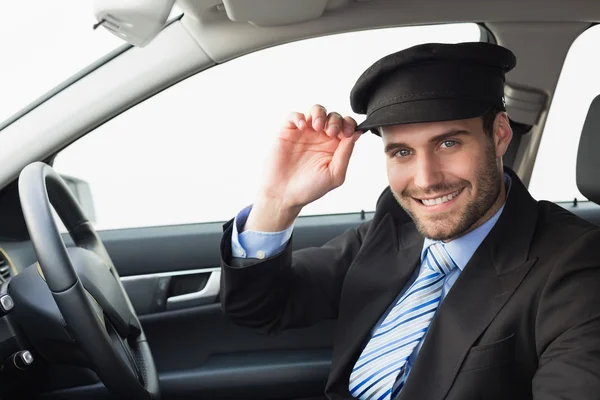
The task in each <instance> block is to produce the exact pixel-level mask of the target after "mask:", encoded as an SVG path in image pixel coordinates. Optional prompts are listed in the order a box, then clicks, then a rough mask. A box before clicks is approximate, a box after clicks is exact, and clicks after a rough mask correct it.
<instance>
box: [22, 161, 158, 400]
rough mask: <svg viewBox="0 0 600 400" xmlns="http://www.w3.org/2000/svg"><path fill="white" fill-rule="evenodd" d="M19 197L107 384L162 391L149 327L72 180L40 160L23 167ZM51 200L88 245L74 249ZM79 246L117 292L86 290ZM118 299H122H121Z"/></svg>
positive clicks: (120, 391) (63, 305)
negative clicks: (140, 317)
mask: <svg viewBox="0 0 600 400" xmlns="http://www.w3.org/2000/svg"><path fill="white" fill-rule="evenodd" d="M19 197H20V202H21V208H22V210H23V215H24V217H25V223H26V225H27V230H28V231H29V235H30V238H31V241H32V243H33V247H34V250H35V253H36V255H37V259H38V263H39V265H40V267H41V270H42V272H43V276H44V279H45V280H46V283H47V285H48V288H49V289H50V291H51V292H52V296H53V297H54V300H55V301H56V304H57V306H58V308H59V310H60V312H61V314H62V315H63V318H64V320H65V322H66V324H67V329H68V333H69V335H71V336H72V337H73V338H74V339H75V341H76V342H77V343H79V346H80V347H81V349H82V351H83V352H84V354H85V355H86V356H87V358H88V359H89V361H90V363H91V365H92V369H93V370H94V371H95V372H96V374H97V375H98V377H99V378H100V380H101V381H102V382H103V383H104V385H105V386H106V388H107V389H108V390H109V391H110V392H112V393H113V394H116V395H118V396H119V397H123V398H136V399H159V398H160V390H159V384H158V374H157V371H156V367H155V364H154V359H153V357H152V353H151V351H150V346H149V345H148V342H147V340H146V337H145V334H144V331H143V328H142V326H141V324H140V323H139V320H138V318H137V315H136V313H135V310H134V308H133V306H132V304H131V301H130V300H129V297H128V296H127V293H126V292H125V289H124V287H123V285H122V284H121V282H120V279H119V274H118V272H117V270H116V268H115V267H114V265H113V263H112V261H111V259H110V256H109V254H108V252H107V251H106V248H105V247H104V244H103V243H102V241H101V240H100V238H99V236H98V234H97V233H96V231H95V229H94V228H93V226H92V224H91V222H90V221H89V220H88V218H87V217H86V216H85V213H84V212H83V210H82V209H81V207H80V205H79V203H78V202H77V200H76V199H75V197H74V196H73V195H72V193H71V191H70V190H69V188H68V186H67V184H66V183H65V182H64V180H63V179H62V178H61V177H60V176H59V175H58V174H57V173H56V172H55V171H54V169H52V167H50V166H49V165H47V164H45V163H41V162H35V163H32V164H30V165H28V166H27V167H25V168H24V169H23V170H22V171H21V174H20V176H19ZM51 205H52V206H54V209H55V210H56V212H57V214H58V216H59V217H60V219H61V220H62V222H63V223H64V225H65V227H66V228H67V230H68V232H69V234H70V236H71V237H72V238H73V241H74V243H75V245H76V246H77V248H79V249H86V250H87V252H85V251H79V252H73V251H69V250H67V248H66V246H65V243H64V241H63V240H62V237H61V234H60V232H59V231H58V228H57V226H56V223H55V221H54V218H53V215H52V207H51ZM90 252H91V253H90ZM75 254H77V255H79V257H78V258H79V261H78V262H79V263H82V262H83V263H86V262H87V263H88V264H94V265H91V266H89V265H88V269H89V268H96V272H101V273H103V274H104V275H103V276H104V278H105V281H106V282H107V283H106V284H107V285H108V286H110V290H109V293H110V296H104V295H102V293H99V292H98V291H100V292H101V291H102V288H98V287H94V289H95V290H96V291H95V292H94V293H99V294H100V296H96V297H100V298H98V299H97V298H96V297H94V296H93V295H92V294H91V293H90V291H88V290H86V287H84V283H83V282H82V280H81V279H80V276H79V275H78V272H77V271H78V270H77V269H76V268H75V267H74V263H73V260H72V258H73V259H74V258H75V257H74V255H75ZM81 256H84V257H83V260H82V257H81ZM97 265H103V267H98V266H97ZM98 268H107V270H105V271H99V270H98ZM79 271H81V270H79ZM108 273H110V275H108ZM111 275H112V276H111ZM113 278H114V281H113ZM90 289H91V288H90ZM121 296H122V297H121ZM112 302H115V303H119V302H120V304H116V305H115V306H114V307H113V304H111V303H112ZM94 303H95V304H94ZM101 304H102V305H101ZM103 306H104V307H103ZM98 308H100V309H101V310H102V316H100V315H99V314H98V312H97V310H98ZM109 312H110V313H109ZM104 316H106V318H103V317H104ZM119 346H121V347H119Z"/></svg>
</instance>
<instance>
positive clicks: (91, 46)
mask: <svg viewBox="0 0 600 400" xmlns="http://www.w3.org/2000/svg"><path fill="white" fill-rule="evenodd" d="M0 15H2V16H4V18H3V21H2V24H0V35H1V38H2V39H1V40H0V50H1V53H0V54H1V59H2V68H0V71H2V73H1V74H0V122H1V121H4V120H5V119H7V118H9V117H10V116H12V115H13V114H15V113H16V112H18V111H19V110H21V109H22V108H24V107H25V106H27V105H28V104H30V103H32V102H34V101H35V100H36V99H37V98H39V97H41V96H42V95H44V94H45V93H46V92H48V91H50V90H51V89H52V88H54V87H55V86H57V85H58V84H60V83H61V82H62V81H64V80H66V79H68V78H69V77H70V76H71V75H73V74H75V73H77V72H78V71H79V70H81V69H83V68H85V67H86V66H88V65H89V64H92V63H93V62H94V61H96V60H97V59H99V58H101V57H102V56H104V55H105V54H107V53H109V52H111V51H112V50H114V49H116V48H117V47H119V46H122V45H123V44H124V43H125V42H124V41H123V40H121V39H119V38H118V37H116V36H114V35H113V34H111V33H110V32H108V31H107V30H105V29H97V30H93V29H92V26H93V25H94V23H95V22H96V20H95V19H94V13H93V9H92V1H91V0H53V1H40V0H19V1H2V2H0Z"/></svg>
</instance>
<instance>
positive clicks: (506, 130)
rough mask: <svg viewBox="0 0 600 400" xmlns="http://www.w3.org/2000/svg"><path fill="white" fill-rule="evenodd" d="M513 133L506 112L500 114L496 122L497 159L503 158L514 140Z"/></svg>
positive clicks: (495, 143) (495, 142)
mask: <svg viewBox="0 0 600 400" xmlns="http://www.w3.org/2000/svg"><path fill="white" fill-rule="evenodd" d="M512 136H513V132H512V128H511V127H510V122H509V120H508V115H507V114H506V113H505V112H499V113H498V114H497V115H496V120H495V121H494V145H495V147H496V157H502V156H503V155H504V153H506V150H507V149H508V145H509V144H510V141H511V140H512Z"/></svg>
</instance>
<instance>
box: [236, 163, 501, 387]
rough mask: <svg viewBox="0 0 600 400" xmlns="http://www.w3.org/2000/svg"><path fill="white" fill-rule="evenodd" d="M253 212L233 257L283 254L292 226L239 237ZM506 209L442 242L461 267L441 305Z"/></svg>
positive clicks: (239, 220) (240, 220) (239, 224)
mask: <svg viewBox="0 0 600 400" xmlns="http://www.w3.org/2000/svg"><path fill="white" fill-rule="evenodd" d="M504 182H505V185H506V189H507V195H508V193H509V192H510V186H511V180H510V176H508V174H504ZM251 209H252V206H248V207H246V208H244V209H243V210H242V211H241V212H240V213H239V214H238V216H237V217H236V219H235V222H234V224H233V234H232V238H231V247H232V254H233V256H234V257H242V258H258V259H263V258H268V257H272V256H275V255H277V254H279V253H280V252H282V251H283V249H285V246H286V245H287V242H288V241H289V240H290V237H291V235H292V230H293V225H292V226H290V227H289V228H288V229H286V230H283V231H281V232H256V231H244V232H242V233H239V234H238V232H239V231H240V230H241V228H243V225H244V224H245V223H246V219H247V218H248V215H249V214H250V210H251ZM503 210H504V204H503V205H502V207H500V209H499V210H498V211H497V212H496V213H495V214H494V215H493V216H492V217H491V218H490V219H488V220H487V221H486V222H485V223H483V224H482V225H481V226H480V227H478V228H477V229H474V230H472V231H471V232H469V233H467V234H466V235H464V236H461V237H459V238H458V239H454V240H453V241H451V242H448V243H442V245H443V246H444V248H445V249H446V251H447V252H448V254H449V255H450V257H452V260H453V261H454V263H455V264H456V265H457V266H458V268H456V269H454V270H453V271H451V272H450V273H449V274H448V275H446V278H445V281H444V286H443V288H442V299H441V300H440V304H441V302H442V301H443V300H444V298H445V297H446V295H447V294H448V292H449V291H450V288H452V285H454V282H456V279H458V276H459V275H460V273H461V272H462V270H463V269H464V268H465V266H466V265H467V263H468V262H469V260H470V259H471V257H472V256H473V254H475V251H476V250H477V248H478V247H479V245H480V244H481V242H483V240H484V239H485V237H486V236H487V235H488V233H490V231H491V230H492V228H493V227H494V225H496V222H497V221H498V218H500V215H501V214H502V211H503ZM435 242H436V241H434V240H431V239H429V238H425V241H424V243H423V249H422V250H421V266H420V267H419V268H417V269H415V272H414V273H413V275H412V276H411V278H410V280H409V281H408V283H407V284H406V286H405V287H404V289H402V291H401V292H400V293H399V294H398V296H397V298H396V300H394V301H393V302H392V304H391V305H390V307H389V308H388V310H386V312H385V313H384V314H383V315H382V316H381V318H380V320H379V321H378V322H377V324H375V326H374V327H373V330H372V331H371V334H373V333H374V332H375V331H376V330H377V327H379V325H380V324H381V323H382V322H383V320H384V319H385V317H386V316H387V314H388V313H389V312H390V311H391V309H392V307H393V305H394V304H396V301H397V300H398V299H399V298H400V297H401V296H402V295H403V294H404V293H405V292H406V291H407V290H408V288H409V287H410V285H412V284H413V282H414V281H415V279H416V278H417V276H418V275H419V272H420V271H421V269H423V268H425V264H424V263H423V260H424V259H425V254H426V252H427V249H428V248H429V246H431V245H432V244H433V243H435ZM425 336H426V335H425ZM425 336H423V339H421V341H420V342H419V344H418V345H417V347H415V350H414V351H413V353H412V354H411V356H410V358H409V359H408V362H407V364H406V374H407V375H408V374H409V373H410V370H411V369H412V366H413V364H414V362H415V359H416V358H417V354H418V353H419V350H421V346H422V345H423V341H424V340H425ZM365 345H366V343H365Z"/></svg>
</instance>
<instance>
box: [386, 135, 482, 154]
mask: <svg viewBox="0 0 600 400" xmlns="http://www.w3.org/2000/svg"><path fill="white" fill-rule="evenodd" d="M470 133H471V132H469V131H466V130H464V129H452V130H449V131H447V132H444V133H441V134H439V135H436V136H434V137H432V138H431V139H429V142H430V143H434V142H439V141H442V140H444V139H447V138H449V137H453V136H459V135H469V134H470ZM407 147H408V148H410V147H411V146H410V145H409V144H408V143H404V142H391V143H388V144H386V145H385V149H384V151H385V152H386V153H389V152H391V151H394V150H397V149H400V148H407Z"/></svg>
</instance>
